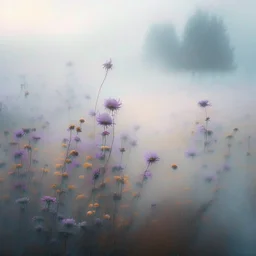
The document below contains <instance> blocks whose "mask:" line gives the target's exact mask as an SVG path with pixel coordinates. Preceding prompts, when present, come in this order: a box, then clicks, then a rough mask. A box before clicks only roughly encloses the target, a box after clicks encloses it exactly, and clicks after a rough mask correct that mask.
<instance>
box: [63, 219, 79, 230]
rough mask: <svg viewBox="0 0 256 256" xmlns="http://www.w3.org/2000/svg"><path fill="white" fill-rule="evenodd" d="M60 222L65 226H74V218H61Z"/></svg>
mask: <svg viewBox="0 0 256 256" xmlns="http://www.w3.org/2000/svg"><path fill="white" fill-rule="evenodd" d="M62 224H63V225H64V226H65V227H66V228H73V227H74V226H76V221H75V220H74V219H63V220H62Z"/></svg>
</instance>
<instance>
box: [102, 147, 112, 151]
mask: <svg viewBox="0 0 256 256" xmlns="http://www.w3.org/2000/svg"><path fill="white" fill-rule="evenodd" d="M100 149H101V150H102V151H109V150H110V147H109V146H101V147H100Z"/></svg>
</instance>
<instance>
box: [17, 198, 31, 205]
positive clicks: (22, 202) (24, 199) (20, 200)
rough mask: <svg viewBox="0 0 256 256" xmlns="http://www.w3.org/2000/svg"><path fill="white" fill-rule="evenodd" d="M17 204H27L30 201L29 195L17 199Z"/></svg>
mask: <svg viewBox="0 0 256 256" xmlns="http://www.w3.org/2000/svg"><path fill="white" fill-rule="evenodd" d="M15 202H16V203H17V204H20V205H26V204H28V203H29V198H28V197H21V198H19V199H17V200H16V201H15Z"/></svg>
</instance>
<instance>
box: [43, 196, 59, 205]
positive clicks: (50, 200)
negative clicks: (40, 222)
mask: <svg viewBox="0 0 256 256" xmlns="http://www.w3.org/2000/svg"><path fill="white" fill-rule="evenodd" d="M41 200H42V202H45V203H46V204H47V205H50V204H52V203H56V197H51V196H43V197H42V198H41Z"/></svg>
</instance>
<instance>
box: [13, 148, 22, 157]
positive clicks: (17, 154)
mask: <svg viewBox="0 0 256 256" xmlns="http://www.w3.org/2000/svg"><path fill="white" fill-rule="evenodd" d="M22 156H23V151H21V150H18V151H16V152H15V153H14V158H15V159H20V158H21V157H22Z"/></svg>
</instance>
